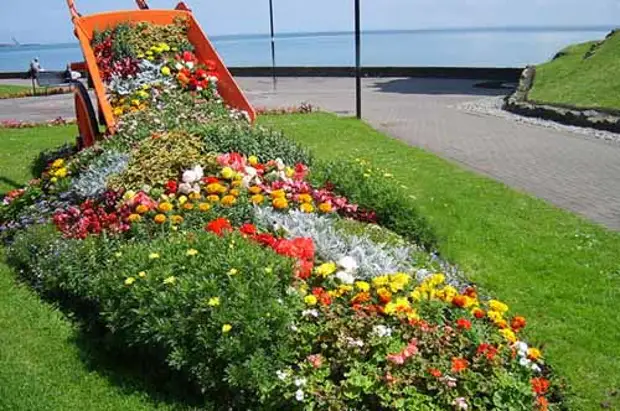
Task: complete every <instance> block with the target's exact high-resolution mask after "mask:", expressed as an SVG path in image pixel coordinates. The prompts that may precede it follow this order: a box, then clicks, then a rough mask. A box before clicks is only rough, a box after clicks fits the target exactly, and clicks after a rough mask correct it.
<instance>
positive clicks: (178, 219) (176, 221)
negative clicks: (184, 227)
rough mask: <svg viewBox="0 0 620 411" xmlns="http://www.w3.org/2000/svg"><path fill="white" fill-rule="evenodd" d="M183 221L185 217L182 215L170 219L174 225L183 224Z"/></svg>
mask: <svg viewBox="0 0 620 411" xmlns="http://www.w3.org/2000/svg"><path fill="white" fill-rule="evenodd" d="M183 220H184V218H183V216H180V215H173V216H172V217H170V221H171V222H172V224H181V223H182V222H183Z"/></svg>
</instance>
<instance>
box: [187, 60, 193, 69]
mask: <svg viewBox="0 0 620 411" xmlns="http://www.w3.org/2000/svg"><path fill="white" fill-rule="evenodd" d="M185 65H186V66H187V68H188V69H190V70H191V69H193V68H194V62H193V61H188V62H187V63H185Z"/></svg>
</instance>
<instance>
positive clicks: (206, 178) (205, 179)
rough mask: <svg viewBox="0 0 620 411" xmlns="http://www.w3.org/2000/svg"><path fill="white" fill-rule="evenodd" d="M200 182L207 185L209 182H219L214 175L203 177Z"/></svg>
mask: <svg viewBox="0 0 620 411" xmlns="http://www.w3.org/2000/svg"><path fill="white" fill-rule="evenodd" d="M202 182H203V183H204V184H206V185H209V184H214V183H219V182H220V179H219V178H217V177H215V176H209V177H204V178H203V179H202Z"/></svg>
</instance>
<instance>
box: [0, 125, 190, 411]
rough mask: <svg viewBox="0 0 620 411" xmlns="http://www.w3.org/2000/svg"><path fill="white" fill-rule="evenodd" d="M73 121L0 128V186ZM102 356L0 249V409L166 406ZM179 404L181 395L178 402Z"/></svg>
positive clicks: (26, 175) (69, 135)
mask: <svg viewBox="0 0 620 411" xmlns="http://www.w3.org/2000/svg"><path fill="white" fill-rule="evenodd" d="M75 134H76V129H75V126H60V127H38V128H29V129H18V130H15V129H1V128H0V193H1V192H2V191H6V190H9V189H12V188H15V187H16V186H21V185H23V184H24V183H25V182H26V181H27V180H29V179H30V178H31V175H30V171H29V170H30V169H29V165H30V161H31V160H32V159H33V158H34V157H35V156H36V155H37V154H38V153H39V151H41V150H43V149H46V148H50V147H55V146H58V145H60V144H62V143H64V142H65V141H70V140H72V139H73V138H74V136H75ZM125 364H126V362H124V361H123V360H119V359H116V358H114V357H113V356H106V355H105V354H104V353H103V352H102V347H99V346H97V344H96V341H93V340H91V339H89V338H88V337H85V336H84V334H83V333H82V332H81V331H80V330H79V329H78V328H77V325H76V323H74V322H72V321H70V320H69V319H68V318H67V317H66V316H65V315H64V314H63V313H62V312H61V311H60V310H59V309H57V308H56V307H54V306H52V305H49V304H47V303H45V302H43V301H41V299H40V298H39V297H38V296H37V294H36V293H35V292H34V291H32V290H31V289H30V288H28V287H26V286H24V285H21V284H19V281H18V278H17V276H16V274H15V273H14V272H13V271H12V270H10V269H9V267H8V266H6V265H5V264H4V262H3V257H2V253H1V252H0V410H11V411H38V410H41V411H56V410H58V411H65V410H101V411H109V410H127V411H133V410H145V411H146V410H173V409H185V408H186V407H184V406H181V405H175V402H174V401H171V402H168V401H167V400H166V401H164V400H156V399H154V397H155V398H156V397H157V396H158V394H153V393H151V392H149V391H150V390H151V389H152V388H151V387H150V386H148V382H142V381H140V378H141V377H142V376H136V375H134V376H133V377H132V376H131V373H135V370H133V369H131V368H130V367H129V366H125ZM181 403H182V402H181Z"/></svg>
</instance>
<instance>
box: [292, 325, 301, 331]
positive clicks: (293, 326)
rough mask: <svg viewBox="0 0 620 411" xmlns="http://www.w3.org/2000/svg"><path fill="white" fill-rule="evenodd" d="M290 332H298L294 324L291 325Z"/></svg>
mask: <svg viewBox="0 0 620 411" xmlns="http://www.w3.org/2000/svg"><path fill="white" fill-rule="evenodd" d="M291 331H293V332H297V331H299V328H297V326H296V325H295V324H291Z"/></svg>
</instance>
